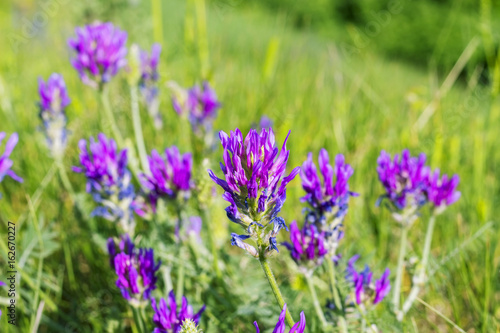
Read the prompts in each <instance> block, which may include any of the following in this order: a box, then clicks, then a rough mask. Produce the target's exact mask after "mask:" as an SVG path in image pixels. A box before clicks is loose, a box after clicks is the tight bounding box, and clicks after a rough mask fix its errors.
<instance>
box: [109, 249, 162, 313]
mask: <svg viewBox="0 0 500 333" xmlns="http://www.w3.org/2000/svg"><path fill="white" fill-rule="evenodd" d="M160 264H161V261H158V263H155V260H154V252H153V249H138V250H132V252H131V253H129V254H127V253H125V252H121V253H119V254H117V255H116V256H115V263H114V268H115V271H116V275H118V279H117V280H116V286H117V287H118V288H120V291H121V292H122V295H123V297H124V298H125V299H126V300H128V301H129V302H130V303H131V304H132V305H134V306H139V305H141V304H144V303H145V302H144V301H146V302H148V301H149V299H150V297H151V292H152V291H153V290H155V289H156V280H157V276H156V272H157V271H158V269H159V268H160Z"/></svg>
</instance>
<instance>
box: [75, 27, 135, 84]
mask: <svg viewBox="0 0 500 333" xmlns="http://www.w3.org/2000/svg"><path fill="white" fill-rule="evenodd" d="M75 34H76V37H75V38H73V39H70V40H68V45H69V46H70V47H71V48H72V49H73V50H74V51H75V53H76V55H75V58H73V59H72V61H71V63H72V65H73V67H74V68H75V69H76V70H77V71H78V74H79V75H80V78H81V80H82V81H83V83H85V84H87V85H89V86H91V87H93V88H101V87H102V85H103V84H105V83H106V82H108V81H109V80H111V78H112V77H113V76H115V75H116V74H117V73H118V71H119V70H120V68H122V67H124V66H125V65H126V63H127V60H126V56H127V46H126V43H127V33H126V32H125V31H122V30H120V29H118V28H116V27H115V26H114V25H113V24H112V23H109V22H108V23H93V24H90V25H87V26H85V27H80V28H76V29H75Z"/></svg>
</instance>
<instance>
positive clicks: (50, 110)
mask: <svg viewBox="0 0 500 333" xmlns="http://www.w3.org/2000/svg"><path fill="white" fill-rule="evenodd" d="M38 92H39V95H40V103H39V105H40V118H41V119H42V122H43V129H44V132H45V136H46V138H47V144H48V146H49V149H50V151H51V152H52V155H53V156H54V157H57V158H60V157H61V156H62V154H63V153H64V150H65V148H66V144H67V136H68V131H67V130H66V123H67V118H66V112H65V108H66V107H67V106H68V104H69V103H70V99H69V97H68V91H67V90H66V84H65V83H64V79H63V77H62V76H61V75H60V74H56V73H54V74H52V75H51V76H50V77H49V79H48V80H47V82H44V81H43V79H41V78H40V79H38Z"/></svg>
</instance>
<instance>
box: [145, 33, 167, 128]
mask: <svg viewBox="0 0 500 333" xmlns="http://www.w3.org/2000/svg"><path fill="white" fill-rule="evenodd" d="M160 53H161V45H160V44H157V43H156V44H153V46H152V48H151V54H148V52H147V51H141V52H140V63H141V79H140V81H139V88H140V90H141V94H142V97H143V99H144V102H145V103H146V106H147V109H148V112H149V114H150V115H151V117H153V119H154V123H155V126H156V128H158V129H160V128H162V126H163V120H162V118H161V114H160V112H159V104H160V100H159V98H158V79H159V74H158V63H159V61H160Z"/></svg>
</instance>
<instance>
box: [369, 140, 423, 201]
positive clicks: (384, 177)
mask: <svg viewBox="0 0 500 333" xmlns="http://www.w3.org/2000/svg"><path fill="white" fill-rule="evenodd" d="M425 163H426V156H425V154H423V153H422V154H420V155H419V156H418V157H412V156H411V155H410V152H409V151H408V150H407V149H405V150H403V152H402V153H401V155H399V154H396V155H394V159H391V156H390V155H389V154H387V153H386V152H385V151H383V150H382V152H381V153H380V156H379V158H378V160H377V164H378V167H377V172H378V177H379V180H380V182H381V183H382V185H383V186H384V188H385V191H386V194H385V195H384V197H386V198H388V199H389V201H390V202H391V203H392V205H393V207H394V208H396V210H404V209H407V208H409V209H418V208H419V207H421V206H422V205H424V204H425V202H426V198H425V189H426V188H425V185H426V179H427V177H428V174H429V167H427V166H426V165H425Z"/></svg>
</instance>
